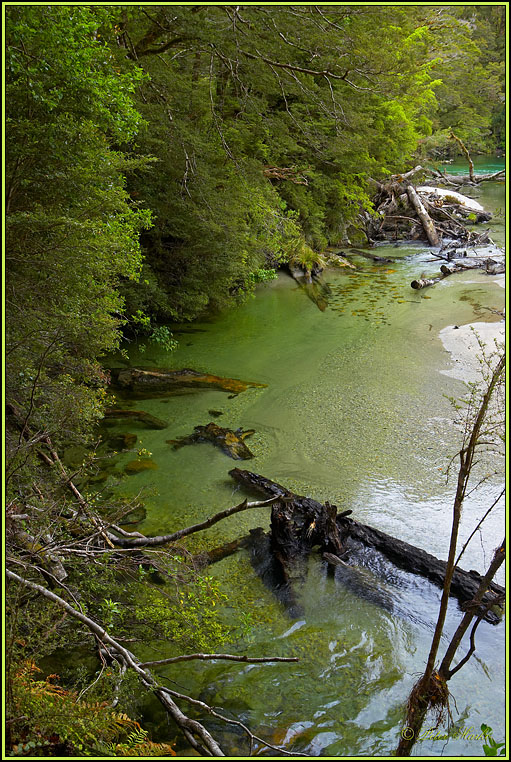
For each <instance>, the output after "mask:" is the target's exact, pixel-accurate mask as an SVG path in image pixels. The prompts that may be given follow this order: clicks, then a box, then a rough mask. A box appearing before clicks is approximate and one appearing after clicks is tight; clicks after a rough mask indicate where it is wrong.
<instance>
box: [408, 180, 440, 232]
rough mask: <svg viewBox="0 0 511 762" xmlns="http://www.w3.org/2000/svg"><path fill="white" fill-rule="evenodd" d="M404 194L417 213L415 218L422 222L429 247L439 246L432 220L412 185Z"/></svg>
mask: <svg viewBox="0 0 511 762" xmlns="http://www.w3.org/2000/svg"><path fill="white" fill-rule="evenodd" d="M406 192H407V194H408V198H409V199H410V203H411V205H412V206H413V208H414V209H415V211H416V212H417V216H418V217H419V219H420V221H421V222H422V226H423V228H424V232H425V233H426V235H427V237H428V241H429V242H430V244H431V246H440V239H439V238H438V233H437V232H436V229H435V226H434V224H433V220H432V219H431V217H430V216H429V214H428V213H427V211H426V208H425V207H424V204H423V203H422V201H421V200H420V198H419V196H418V194H417V191H416V190H415V188H414V187H413V186H412V185H409V186H408V187H407V189H406Z"/></svg>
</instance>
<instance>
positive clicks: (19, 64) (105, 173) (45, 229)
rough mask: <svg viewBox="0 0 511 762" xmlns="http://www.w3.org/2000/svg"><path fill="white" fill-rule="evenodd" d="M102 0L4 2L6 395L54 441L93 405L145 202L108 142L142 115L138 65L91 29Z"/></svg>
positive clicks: (133, 273) (92, 412)
mask: <svg viewBox="0 0 511 762" xmlns="http://www.w3.org/2000/svg"><path fill="white" fill-rule="evenodd" d="M112 17H113V14H112V12H111V10H109V9H107V8H99V7H95V8H91V7H85V6H79V7H74V8H72V9H71V10H70V9H69V8H66V7H57V6H23V7H22V6H16V7H15V6H11V7H9V8H8V10H7V16H6V21H7V24H6V99H7V101H8V105H7V112H6V122H7V126H8V132H9V139H8V141H7V146H6V187H7V203H6V212H7V214H6V246H7V249H8V252H9V253H8V257H7V258H8V262H9V267H8V268H7V276H6V281H7V282H6V286H7V289H8V291H9V294H10V304H11V307H10V314H11V318H12V319H11V320H9V322H8V326H7V333H6V347H7V352H8V353H9V373H8V376H7V395H8V398H9V399H10V400H12V401H15V402H16V405H17V406H18V408H19V410H20V412H21V413H22V414H23V415H26V416H28V418H27V422H29V423H30V425H31V426H32V427H34V428H39V429H42V430H46V431H47V432H48V433H50V434H52V435H53V436H54V438H55V441H56V442H57V443H58V442H59V441H62V440H64V439H68V440H69V439H73V438H74V439H79V438H81V437H83V436H88V435H89V432H90V425H91V423H93V422H95V421H96V420H97V419H98V418H99V417H100V415H101V407H102V399H103V396H104V394H103V389H102V387H103V386H104V383H105V377H104V376H103V375H102V372H101V368H100V366H99V364H98V362H97V358H98V356H100V355H101V354H102V353H104V352H106V351H110V350H112V349H113V348H115V347H116V346H117V345H118V342H119V338H120V333H119V326H120V324H121V322H122V310H123V301H122V298H121V297H120V296H119V293H118V291H117V289H116V287H117V285H118V283H119V279H120V278H125V279H126V280H128V281H135V280H136V279H137V278H138V276H139V273H140V267H141V254H140V246H139V240H138V238H139V233H140V230H141V229H142V228H144V227H147V226H148V225H149V224H150V213H149V212H148V211H144V210H142V209H140V208H138V207H137V205H136V204H134V203H133V202H132V201H131V199H130V197H129V196H128V194H127V191H126V188H125V175H126V174H127V173H129V172H132V171H134V170H135V169H136V168H139V169H140V168H141V167H142V166H144V165H145V163H146V162H145V160H143V159H136V158H133V157H130V156H129V155H128V154H127V153H123V152H121V151H119V150H118V145H119V143H120V142H121V141H126V140H127V139H131V138H132V137H133V136H134V134H135V132H136V131H137V130H138V129H139V128H140V126H141V124H142V122H141V119H140V115H139V113H138V112H137V110H136V109H135V106H134V102H133V92H134V90H135V87H136V86H137V85H138V84H139V83H140V82H141V80H142V77H143V75H142V72H141V70H140V69H139V68H137V67H134V66H127V65H126V63H123V62H122V60H120V59H119V57H118V56H117V55H115V54H114V52H113V50H112V48H111V47H110V46H109V45H108V44H106V43H105V42H103V38H104V31H103V30H108V28H109V26H111V23H112Z"/></svg>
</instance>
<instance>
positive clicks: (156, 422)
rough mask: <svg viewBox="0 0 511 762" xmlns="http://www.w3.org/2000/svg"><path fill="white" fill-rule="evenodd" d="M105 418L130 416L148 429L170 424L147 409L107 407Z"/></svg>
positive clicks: (162, 427) (163, 427)
mask: <svg viewBox="0 0 511 762" xmlns="http://www.w3.org/2000/svg"><path fill="white" fill-rule="evenodd" d="M105 418H130V419H133V420H135V421H139V422H140V423H143V424H144V426H146V427H147V428H148V429H166V428H167V426H168V425H169V424H168V423H167V422H166V421H161V420H160V419H159V418H155V417H154V415H151V414H150V413H146V412H145V410H117V409H116V408H107V410H105Z"/></svg>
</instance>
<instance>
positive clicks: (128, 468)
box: [124, 458, 158, 475]
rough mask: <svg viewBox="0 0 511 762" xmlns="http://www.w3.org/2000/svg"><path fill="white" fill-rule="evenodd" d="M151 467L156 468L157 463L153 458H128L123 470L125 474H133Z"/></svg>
mask: <svg viewBox="0 0 511 762" xmlns="http://www.w3.org/2000/svg"><path fill="white" fill-rule="evenodd" d="M151 468H158V465H157V464H156V463H155V462H154V460H151V459H150V458H144V459H142V460H130V462H129V463H127V464H126V465H125V466H124V471H125V472H126V473H127V474H130V475H133V474H139V473H140V472H141V471H148V470H150V469H151Z"/></svg>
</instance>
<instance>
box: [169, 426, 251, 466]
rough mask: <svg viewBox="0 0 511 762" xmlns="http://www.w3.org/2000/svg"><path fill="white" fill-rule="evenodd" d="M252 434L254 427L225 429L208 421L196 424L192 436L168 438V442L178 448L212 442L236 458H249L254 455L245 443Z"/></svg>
mask: <svg viewBox="0 0 511 762" xmlns="http://www.w3.org/2000/svg"><path fill="white" fill-rule="evenodd" d="M252 434H255V431H254V429H249V430H248V431H243V430H242V429H241V428H240V429H236V431H232V430H231V429H224V428H223V427H222V426H218V425H217V424H216V423H208V424H207V426H195V428H194V430H193V434H190V436H187V437H182V438H180V439H167V444H172V445H174V449H175V450H177V449H178V448H180V447H184V446H185V445H189V444H195V443H196V442H212V443H213V444H214V445H215V446H216V447H219V448H220V449H221V450H222V451H223V452H225V453H226V454H227V455H229V456H230V457H231V458H233V459H234V460H248V459H249V458H253V457H254V456H253V454H252V453H251V452H250V450H249V449H248V447H247V445H246V444H245V439H246V438H247V437H250V436H252Z"/></svg>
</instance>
